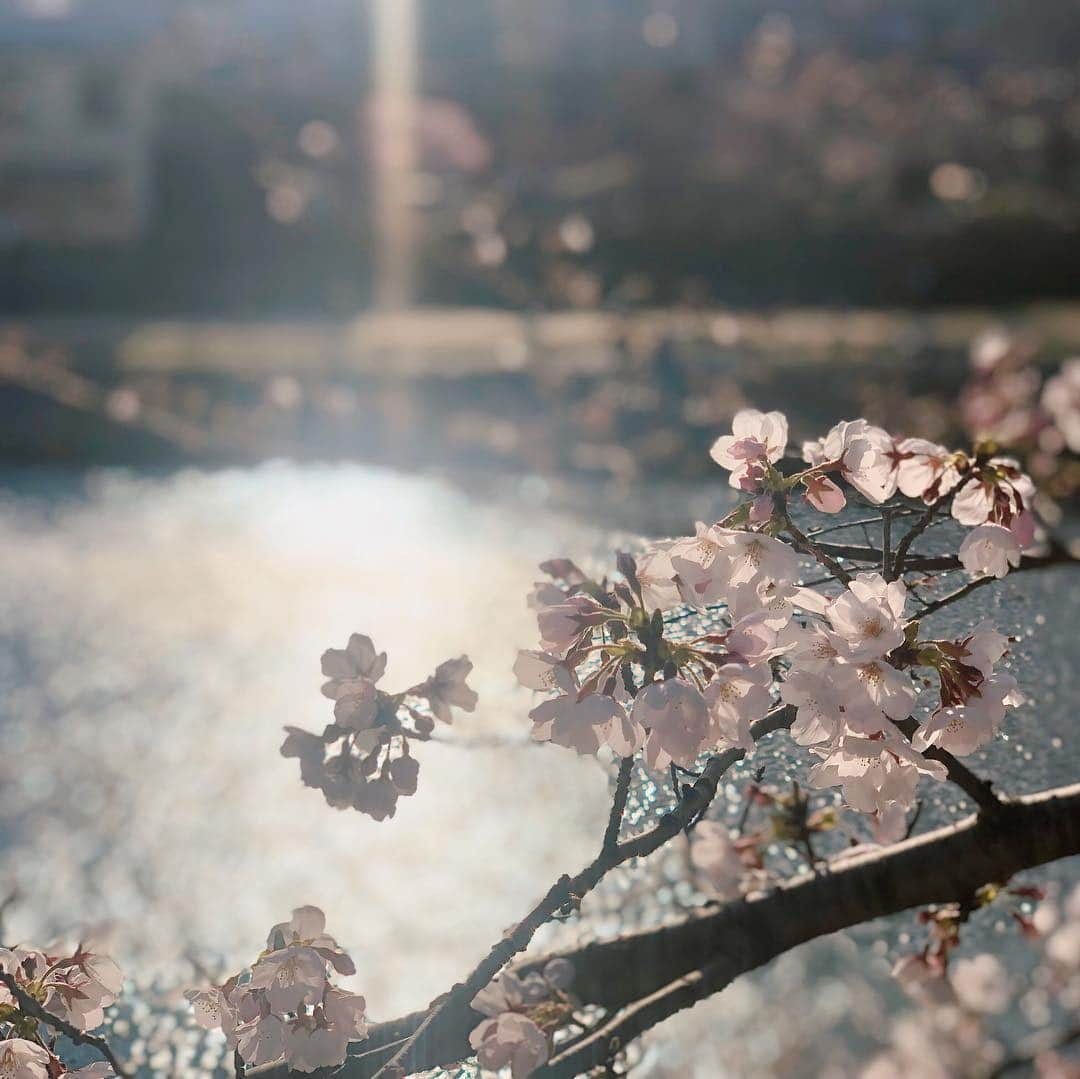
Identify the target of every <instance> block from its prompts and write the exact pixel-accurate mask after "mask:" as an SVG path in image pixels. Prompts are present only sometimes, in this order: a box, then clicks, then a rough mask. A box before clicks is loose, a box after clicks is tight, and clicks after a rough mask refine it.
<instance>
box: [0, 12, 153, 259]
mask: <svg viewBox="0 0 1080 1079" xmlns="http://www.w3.org/2000/svg"><path fill="white" fill-rule="evenodd" d="M164 16H165V11H164V10H163V9H162V8H161V7H160V5H157V6H155V5H154V4H153V3H151V2H144V3H140V4H139V5H131V4H118V3H114V4H99V5H96V7H95V8H94V10H92V11H90V10H85V9H83V10H75V9H71V10H69V9H68V8H66V7H65V6H64V5H61V4H59V3H57V2H56V0H52V2H51V3H46V2H45V0H38V2H37V3H36V4H32V3H30V2H29V0H27V2H25V3H20V4H15V3H13V2H11V0H8V2H7V3H6V4H5V5H4V7H3V8H0V243H4V244H7V245H12V244H15V245H18V244H25V243H48V244H76V245H77V244H85V243H99V242H102V241H109V242H125V241H130V240H132V239H134V238H135V237H136V236H137V235H138V234H139V232H140V231H141V230H142V228H143V226H144V224H145V222H146V219H147V215H148V213H149V209H150V205H151V197H152V191H151V158H152V147H153V139H154V135H155V123H154V113H155V106H156V102H157V90H158V88H159V86H160V85H161V82H162V79H163V78H164V77H165V75H166V72H167V71H168V65H167V64H165V65H163V62H162V61H163V55H162V53H163V50H162V48H161V39H160V34H161V31H162V28H163V25H164Z"/></svg>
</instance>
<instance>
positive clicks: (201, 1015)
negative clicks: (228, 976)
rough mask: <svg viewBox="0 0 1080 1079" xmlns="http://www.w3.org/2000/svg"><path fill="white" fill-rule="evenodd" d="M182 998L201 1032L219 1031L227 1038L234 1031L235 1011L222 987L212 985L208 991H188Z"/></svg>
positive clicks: (235, 1023) (235, 1022)
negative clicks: (189, 1007)
mask: <svg viewBox="0 0 1080 1079" xmlns="http://www.w3.org/2000/svg"><path fill="white" fill-rule="evenodd" d="M184 997H185V998H186V999H187V1001H188V1003H189V1004H190V1005H191V1008H192V1012H193V1013H194V1016H195V1022H196V1023H198V1025H199V1026H200V1027H202V1028H203V1030H220V1031H222V1032H223V1033H224V1034H225V1035H226V1036H228V1035H230V1034H232V1032H233V1031H234V1030H235V1029H236V1025H237V1015H236V1011H235V1010H234V1008H233V1006H232V1004H231V1003H230V1001H229V998H228V997H227V996H226V994H225V990H224V988H223V987H220V986H216V985H214V986H211V987H210V988H209V989H188V990H187V991H186V992H185V993H184Z"/></svg>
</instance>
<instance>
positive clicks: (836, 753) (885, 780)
mask: <svg viewBox="0 0 1080 1079" xmlns="http://www.w3.org/2000/svg"><path fill="white" fill-rule="evenodd" d="M819 752H820V753H821V754H822V756H823V760H822V762H821V763H820V764H815V765H814V766H813V768H811V769H810V775H809V783H810V785H811V786H812V787H832V786H840V787H842V788H843V791H844V800H845V801H846V802H847V803H848V805H850V806H851V807H852V808H853V809H858V810H860V811H862V812H864V813H872V812H884V811H885V810H886V809H887V807H888V806H889V804H890V803H892V802H896V803H898V804H899V805H901V806H903V807H905V808H907V807H909V806H911V805H913V804H914V802H915V787H916V785H917V783H918V780H919V776H920V775H928V776H932V777H933V778H934V779H938V780H943V779H945V776H946V772H945V768H944V766H943V765H941V764H939V763H938V762H937V761H929V760H927V759H926V758H925V757H922V756H921V755H920V754H918V753H916V752H915V751H914V750H913V749H912V748H911V747H910V746H909V745H908V744H907V743H906V742H905V741H904V740H903V739H902V738H900V737H899V736H896V737H885V738H881V739H870V738H864V737H859V736H854V735H846V736H844V737H843V738H841V739H840V740H839V742H838V743H837V744H836V746H835V747H833V748H831V749H827V750H824V751H819Z"/></svg>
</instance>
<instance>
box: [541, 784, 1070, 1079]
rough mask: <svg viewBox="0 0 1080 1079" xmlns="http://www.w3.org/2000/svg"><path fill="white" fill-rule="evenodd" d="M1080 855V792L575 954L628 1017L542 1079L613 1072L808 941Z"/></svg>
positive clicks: (1014, 808) (592, 985)
mask: <svg viewBox="0 0 1080 1079" xmlns="http://www.w3.org/2000/svg"><path fill="white" fill-rule="evenodd" d="M1078 853H1080V784H1077V785H1074V786H1072V787H1064V788H1060V789H1058V790H1053V791H1043V792H1042V793H1040V794H1037V795H1032V796H1029V797H1026V798H1021V799H1017V800H1016V801H1014V802H1010V803H1008V804H1007V806H1006V807H1005V810H1004V813H1003V815H1002V816H1001V817H1000V818H999V819H998V820H997V821H995V822H990V821H986V820H982V819H981V818H979V817H969V818H968V819H967V820H964V821H962V822H960V823H959V824H955V825H950V826H948V827H946V828H941V829H938V830H937V831H934V832H929V833H927V834H926V835H923V836H919V837H917V838H915V839H909V840H905V841H904V842H902V843H898V844H896V845H894V846H892V847H888V848H885V849H884V850H883V851H880V852H872V853H869V854H865V855H862V856H857V857H855V858H853V859H851V861H850V862H847V863H844V864H842V865H840V866H838V867H837V868H836V869H834V870H833V871H832V872H830V873H827V874H819V875H804V876H802V877H800V878H798V879H797V880H794V881H791V882H790V883H787V884H784V885H781V886H780V887H779V888H778V889H776V891H774V892H771V893H769V894H767V895H764V896H759V897H753V898H750V899H748V900H745V901H743V902H738V903H733V904H730V905H728V906H726V907H724V908H722V909H721V910H720V911H718V912H717V913H716V914H713V915H710V916H708V917H704V918H701V917H698V918H690V919H687V921H685V922H683V923H681V924H679V925H676V926H671V927H668V928H664V929H660V930H654V931H651V932H647V933H639V934H632V935H629V936H627V937H623V938H620V939H619V940H617V941H612V942H609V943H608V944H598V945H592V946H590V947H587V948H585V949H582V951H581V952H578V953H574V954H568V955H567V958H569V959H571V961H572V962H574V963H575V964H576V965H577V968H578V969H579V970H580V971H582V973H583V974H584V975H585V979H582V978H579V979H578V982H576V983H575V991H576V992H577V993H578V994H579V995H580V996H582V997H583V999H587V1000H589V1001H590V1002H592V1003H597V1004H601V1005H604V1006H607V1007H612V1008H620V1007H621V1008H622V1009H623V1010H622V1011H620V1012H619V1013H618V1014H617V1015H615V1016H613V1017H612V1018H610V1019H608V1020H607V1021H606V1022H605V1023H604V1024H603V1025H602V1026H601V1027H600V1028H599V1029H598V1030H597V1031H596V1032H595V1034H593V1035H592V1036H591V1037H590V1038H588V1039H585V1040H583V1041H581V1042H579V1043H578V1044H577V1045H576V1046H575V1048H574V1049H573V1050H572V1051H570V1052H568V1053H565V1054H560V1055H557V1056H556V1057H555V1058H554V1059H553V1060H552V1061H550V1062H549V1063H548V1065H547V1066H546V1067H544V1068H542V1069H541V1070H540V1071H538V1072H536V1073H534V1079H570V1077H571V1076H576V1075H580V1074H581V1073H582V1072H584V1071H586V1070H588V1068H590V1067H595V1066H596V1065H598V1064H602V1063H604V1061H605V1060H607V1059H609V1058H610V1056H611V1051H612V1046H613V1044H614V1045H615V1046H623V1045H625V1044H626V1043H627V1042H628V1041H630V1040H631V1039H633V1038H635V1037H637V1036H638V1035H639V1034H641V1033H643V1032H644V1031H645V1030H648V1029H649V1028H650V1027H652V1026H655V1025H656V1023H658V1022H660V1021H661V1020H663V1019H666V1018H667V1017H669V1016H670V1015H673V1014H674V1013H675V1012H677V1011H680V1010H681V1009H683V1008H686V1007H689V1006H690V1005H692V1004H694V1003H696V1002H697V1001H699V1000H702V999H704V998H705V997H707V996H710V995H712V994H713V993H716V992H718V991H719V990H721V989H723V988H724V987H725V986H726V985H728V984H730V983H731V982H732V981H733V980H734V979H735V978H736V977H738V976H739V975H740V974H744V973H746V972H747V971H749V970H753V969H755V968H756V967H759V966H762V965H763V964H764V963H767V962H769V961H770V960H771V959H773V958H775V957H776V956H778V955H780V954H782V953H783V952H785V951H788V950H789V949H791V948H793V947H796V946H797V945H799V944H802V943H805V942H806V941H808V940H812V939H814V938H816V937H820V936H825V935H826V934H829V933H834V932H836V931H837V930H838V929H844V928H847V927H849V926H852V925H857V924H859V923H862V922H867V921H872V920H873V919H875V918H879V917H882V916H884V915H887V914H895V913H898V912H900V911H903V910H909V909H911V908H913V907H921V906H925V905H927V904H930V903H963V902H966V901H968V900H969V899H970V897H971V895H972V894H973V892H974V891H975V890H976V889H978V888H979V887H981V886H982V885H983V884H986V883H988V882H1004V881H1006V880H1008V879H1009V878H1011V877H1012V876H1014V875H1015V874H1016V873H1018V872H1020V871H1021V870H1024V869H1030V868H1032V867H1033V866H1036V865H1043V864H1046V863H1047V862H1051V861H1056V860H1057V859H1059V858H1065V857H1068V856H1070V855H1074V854H1078ZM643 955H644V956H648V957H649V961H648V962H642V958H641V957H642V956H643ZM703 959H704V960H705V961H704V962H702V960H703ZM586 979H587V980H586ZM659 979H666V981H661V980H659Z"/></svg>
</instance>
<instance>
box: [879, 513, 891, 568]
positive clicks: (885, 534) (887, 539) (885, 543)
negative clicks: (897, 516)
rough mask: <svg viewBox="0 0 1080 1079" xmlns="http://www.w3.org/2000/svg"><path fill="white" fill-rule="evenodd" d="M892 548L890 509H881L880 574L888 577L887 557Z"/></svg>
mask: <svg viewBox="0 0 1080 1079" xmlns="http://www.w3.org/2000/svg"><path fill="white" fill-rule="evenodd" d="M891 549H892V511H891V510H882V511H881V576H882V577H884V578H885V580H888V579H889V558H890V551H891Z"/></svg>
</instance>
